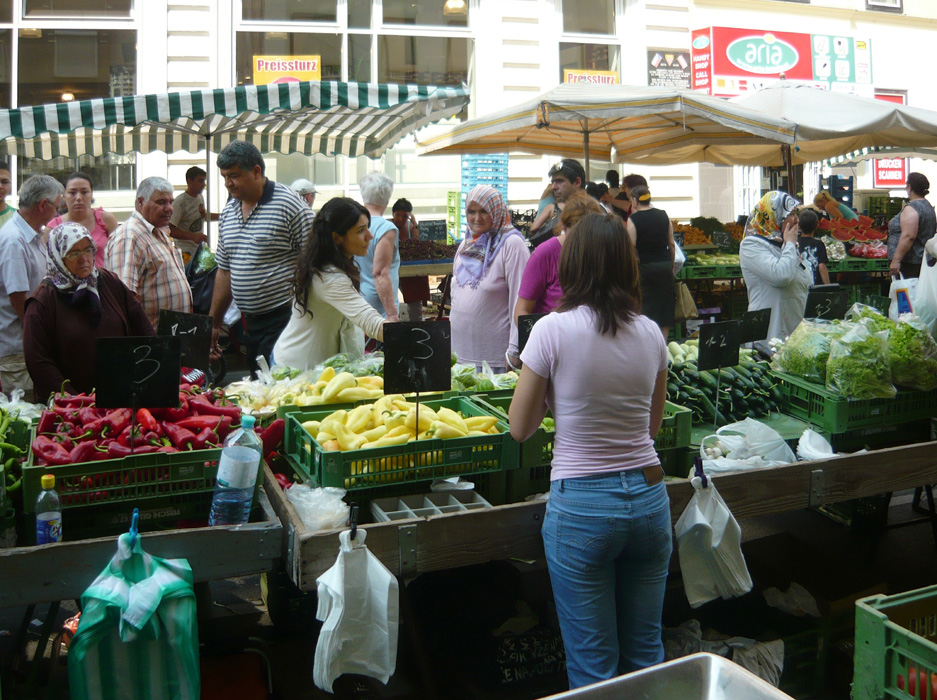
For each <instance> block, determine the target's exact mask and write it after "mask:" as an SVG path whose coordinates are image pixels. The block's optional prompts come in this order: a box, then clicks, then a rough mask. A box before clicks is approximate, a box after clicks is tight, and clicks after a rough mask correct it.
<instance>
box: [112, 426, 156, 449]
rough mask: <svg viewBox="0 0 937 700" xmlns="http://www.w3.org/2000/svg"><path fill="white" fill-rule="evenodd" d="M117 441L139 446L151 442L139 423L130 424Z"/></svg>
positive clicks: (128, 445) (127, 445) (129, 445)
mask: <svg viewBox="0 0 937 700" xmlns="http://www.w3.org/2000/svg"><path fill="white" fill-rule="evenodd" d="M117 442H119V443H120V444H121V445H124V446H126V447H139V446H140V445H146V444H149V440H147V439H146V436H145V434H144V432H143V429H142V428H141V427H140V426H139V425H128V426H127V427H126V428H124V429H123V431H122V432H121V433H120V435H119V436H118V437H117Z"/></svg>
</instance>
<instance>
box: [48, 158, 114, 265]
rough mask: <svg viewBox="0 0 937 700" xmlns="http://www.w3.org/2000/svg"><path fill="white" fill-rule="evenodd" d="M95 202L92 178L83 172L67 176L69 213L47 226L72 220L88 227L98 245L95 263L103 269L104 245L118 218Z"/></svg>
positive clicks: (66, 188) (52, 226)
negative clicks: (96, 206) (93, 206)
mask: <svg viewBox="0 0 937 700" xmlns="http://www.w3.org/2000/svg"><path fill="white" fill-rule="evenodd" d="M93 202H94V184H93V183H92V182H91V178H90V177H89V176H88V175H86V174H85V173H82V172H76V173H72V174H71V175H69V176H68V177H67V178H65V206H66V207H68V213H66V214H65V215H64V216H57V217H55V218H54V219H52V221H50V222H49V223H47V224H46V226H48V227H49V228H55V227H56V226H58V225H59V224H61V223H62V222H65V221H70V222H73V223H76V224H81V225H82V226H84V227H85V228H86V229H88V231H90V232H91V240H93V241H94V245H95V246H96V247H97V252H96V253H95V254H94V265H95V267H97V268H98V269H102V270H103V269H104V268H105V264H104V247H105V246H106V245H107V237H108V236H109V235H110V234H111V233H112V232H113V231H114V229H116V228H117V219H116V218H115V217H114V215H113V214H111V213H110V212H106V211H104V208H103V207H98V208H97V209H92V208H91V204H92V203H93Z"/></svg>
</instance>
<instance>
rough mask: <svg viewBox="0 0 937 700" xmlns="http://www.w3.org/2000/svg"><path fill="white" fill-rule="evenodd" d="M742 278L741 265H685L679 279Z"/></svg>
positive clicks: (678, 276)
mask: <svg viewBox="0 0 937 700" xmlns="http://www.w3.org/2000/svg"><path fill="white" fill-rule="evenodd" d="M741 276H742V268H741V266H740V265H684V266H683V268H682V269H681V270H680V272H679V274H678V275H677V279H687V280H694V279H733V278H737V277H741Z"/></svg>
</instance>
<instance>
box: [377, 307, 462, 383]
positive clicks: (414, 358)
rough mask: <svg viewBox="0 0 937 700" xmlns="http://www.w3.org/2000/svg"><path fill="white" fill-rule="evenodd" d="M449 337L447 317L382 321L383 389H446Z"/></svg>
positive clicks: (448, 378) (450, 354)
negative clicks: (425, 319)
mask: <svg viewBox="0 0 937 700" xmlns="http://www.w3.org/2000/svg"><path fill="white" fill-rule="evenodd" d="M451 357H452V340H451V336H450V328H449V322H448V321H419V322H400V323H385V324H384V392H385V393H387V394H409V393H416V392H424V391H448V390H449V389H451V388H452V375H451V373H450V367H451V366H452V362H451Z"/></svg>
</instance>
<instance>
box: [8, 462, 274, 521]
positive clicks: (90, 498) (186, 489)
mask: <svg viewBox="0 0 937 700" xmlns="http://www.w3.org/2000/svg"><path fill="white" fill-rule="evenodd" d="M220 457H221V449H211V450H197V451H194V452H173V453H155V454H143V455H136V456H133V457H124V458H123V459H110V460H106V461H101V462H84V463H81V464H65V465H61V466H55V467H51V466H36V465H32V464H26V465H24V466H23V507H24V510H25V512H26V513H33V512H35V507H36V497H37V496H38V495H39V492H40V491H42V484H41V480H42V476H43V474H53V475H55V490H56V491H57V492H58V494H59V497H60V499H61V501H62V510H63V512H64V511H68V510H70V509H73V508H80V507H83V506H91V505H101V504H104V503H120V504H122V507H128V506H127V505H126V504H128V502H136V501H138V500H139V499H149V498H157V497H171V496H177V495H180V494H186V493H208V494H211V493H212V492H213V491H214V489H215V475H216V474H217V473H218V460H219V458H220ZM31 458H32V456H31V455H30V460H31ZM257 482H258V483H257V487H256V488H260V479H258V480H257ZM255 496H256V492H255ZM133 505H135V503H133ZM129 507H131V508H132V505H130V506H129ZM206 515H207V512H206Z"/></svg>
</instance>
